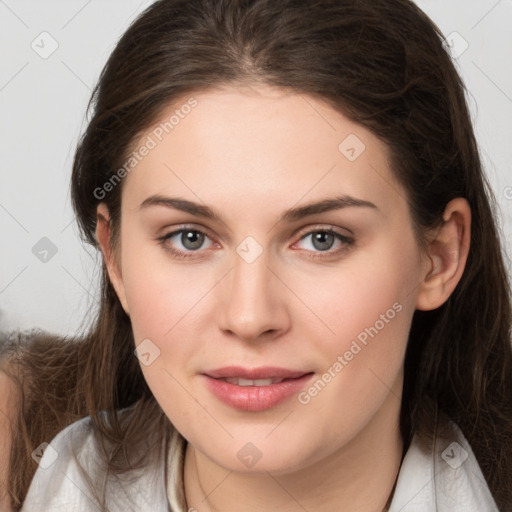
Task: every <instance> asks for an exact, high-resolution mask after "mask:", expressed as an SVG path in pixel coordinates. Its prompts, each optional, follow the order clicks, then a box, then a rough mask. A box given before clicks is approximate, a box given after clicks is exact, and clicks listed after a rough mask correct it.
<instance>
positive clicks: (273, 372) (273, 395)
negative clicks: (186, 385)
mask: <svg viewBox="0 0 512 512" xmlns="http://www.w3.org/2000/svg"><path fill="white" fill-rule="evenodd" d="M313 375H314V373H313V372H304V371H294V370H287V369H285V368H277V367H264V368H253V369H249V368H241V367H234V366H230V367H226V368H219V369H217V370H213V371H208V372H205V373H203V374H202V377H203V378H204V379H205V384H206V386H207V387H208V389H209V390H210V392H211V393H212V394H213V395H214V396H215V397H216V398H218V399H219V400H220V401H222V402H223V403H225V404H226V405H229V406H230V407H233V408H235V409H238V410H241V411H248V412H249V411H251V412H257V411H264V410H267V409H271V408H272V407H275V406H277V405H278V404H280V403H282V402H284V401H286V400H287V399H289V398H290V397H291V396H293V395H295V394H297V393H299V392H300V391H301V389H303V388H304V387H305V386H306V384H307V383H308V381H309V380H310V379H311V378H312V377H313ZM229 377H242V378H244V379H251V380H256V379H268V378H271V377H276V378H282V379H286V380H284V381H282V382H279V383H277V384H271V385H269V386H238V385H236V384H230V383H229V382H224V381H222V380H219V379H221V378H229Z"/></svg>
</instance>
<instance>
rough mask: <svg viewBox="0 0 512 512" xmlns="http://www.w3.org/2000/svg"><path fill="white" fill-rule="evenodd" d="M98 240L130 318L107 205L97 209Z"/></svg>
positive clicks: (114, 285)
mask: <svg viewBox="0 0 512 512" xmlns="http://www.w3.org/2000/svg"><path fill="white" fill-rule="evenodd" d="M96 240H97V241H98V244H99V246H100V248H101V252H102V253H103V261H104V262H105V266H106V268H107V272H108V276H109V278H110V282H111V283H112V286H113V287H114V289H115V291H116V293H117V296H118V297H119V301H120V302H121V305H122V306H123V309H124V311H125V313H126V314H127V315H128V316H129V310H128V303H127V302H126V293H125V289H124V282H123V276H122V274H121V269H120V261H118V260H120V258H118V257H117V254H116V251H115V250H114V248H113V247H112V231H111V225H110V214H109V211H108V208H107V205H106V204H105V203H100V204H99V205H98V208H97V209H96Z"/></svg>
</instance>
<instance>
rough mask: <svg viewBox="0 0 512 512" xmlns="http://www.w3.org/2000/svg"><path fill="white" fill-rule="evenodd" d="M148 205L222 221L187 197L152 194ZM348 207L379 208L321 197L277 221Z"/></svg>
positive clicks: (357, 201) (144, 205)
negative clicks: (321, 198) (319, 199)
mask: <svg viewBox="0 0 512 512" xmlns="http://www.w3.org/2000/svg"><path fill="white" fill-rule="evenodd" d="M150 206H165V207H167V208H173V209H175V210H181V211H183V212H187V213H190V214H191V215H196V216H198V217H204V218H207V219H210V220H214V221H217V222H220V223H222V224H223V223H224V221H223V220H222V217H221V215H220V214H219V213H218V212H216V211H215V210H214V209H212V208H210V207H208V206H206V205H203V204H199V203H194V202H193V201H188V200H187V199H181V198H179V197H164V196H161V195H158V194H156V195H152V196H150V197H148V198H147V199H145V200H144V201H143V202H142V203H141V204H140V206H139V209H140V210H143V209H145V208H148V207H150ZM348 207H364V208H372V209H375V210H378V209H379V208H378V207H377V206H376V205H375V204H373V203H371V202H370V201H365V200H363V199H357V198H355V197H351V196H339V197H334V198H328V199H323V200H321V201H317V202H314V203H309V204H306V205H304V206H299V207H295V208H290V209H288V210H286V211H285V212H284V213H283V215H282V216H281V218H280V219H279V222H296V221H298V220H301V219H303V218H305V217H309V216H311V215H315V214H318V213H324V212H328V211H333V210H340V209H342V208H348Z"/></svg>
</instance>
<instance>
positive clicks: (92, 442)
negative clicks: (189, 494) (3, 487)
mask: <svg viewBox="0 0 512 512" xmlns="http://www.w3.org/2000/svg"><path fill="white" fill-rule="evenodd" d="M97 439H98V438H97V436H96V435H95V431H94V427H93V424H92V421H91V419H90V418H88V417H87V418H83V419H81V420H79V421H77V422H75V423H73V424H71V425H69V426H68V427H66V428H65V429H64V430H62V431H61V432H60V433H59V434H58V435H57V436H56V437H55V438H54V439H53V440H51V441H50V443H43V444H42V445H40V446H39V447H38V448H37V449H36V450H35V451H34V452H33V454H32V458H34V460H36V462H37V463H38V465H39V467H38V469H37V471H36V473H35V476H34V479H33V480H32V483H31V485H30V488H29V491H28V494H27V497H26V499H25V501H24V503H23V507H22V509H21V510H22V512H40V511H43V510H44V511H47V510H52V511H56V512H75V511H77V512H78V511H80V512H85V511H91V512H92V511H94V512H97V511H98V510H99V509H101V507H100V505H99V503H101V499H102V496H100V495H99V494H97V493H99V492H100V489H101V488H102V487H103V484H105V486H106V493H105V502H106V504H107V508H108V510H110V511H111V512H117V511H125V510H130V509H133V510H146V509H151V510H155V511H160V510H161V511H167V510H168V507H167V498H166V494H165V480H164V475H165V466H164V465H162V464H161V462H160V459H162V458H161V457H160V458H158V460H155V461H152V462H150V463H148V464H147V465H146V466H145V467H144V469H143V470H141V469H140V468H139V469H137V470H136V469H133V470H128V471H126V472H125V473H123V475H122V476H118V475H110V476H108V477H107V474H106V471H105V465H104V464H102V461H103V460H104V458H103V457H102V450H101V447H100V443H99V442H98V440H97ZM163 449H164V445H163V444H162V447H161V450H163Z"/></svg>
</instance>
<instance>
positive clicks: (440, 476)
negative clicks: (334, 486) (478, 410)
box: [389, 421, 499, 512]
mask: <svg viewBox="0 0 512 512" xmlns="http://www.w3.org/2000/svg"><path fill="white" fill-rule="evenodd" d="M399 510H408V511H409V510H410V511H411V512H412V511H414V512H428V511H430V510H436V511H437V512H499V511H498V508H497V506H496V503H495V501H494V498H493V497H492V494H491V492H490V490H489V487H488V486H487V483H486V481H485V477H484V476H483V474H482V471H481V469H480V466H479V464H478V461H477V459H476V457H475V455H474V453H473V451H472V449H471V446H470V445H469V443H468V441H467V439H466V438H465V436H464V434H463V433H462V431H461V430H460V428H459V427H458V426H457V425H456V424H455V423H453V422H452V421H448V422H447V424H446V428H445V429H443V432H442V433H438V435H437V436H435V437H433V438H432V439H431V440H430V441H428V442H426V441H425V440H424V439H420V438H419V437H418V436H417V435H415V436H414V438H413V440H412V442H411V445H410V447H409V449H408V450H407V453H406V455H405V457H404V460H403V462H402V466H401V468H400V473H399V477H398V481H397V486H396V490H395V494H394V497H393V501H392V503H391V507H390V509H389V512H397V511H399Z"/></svg>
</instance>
